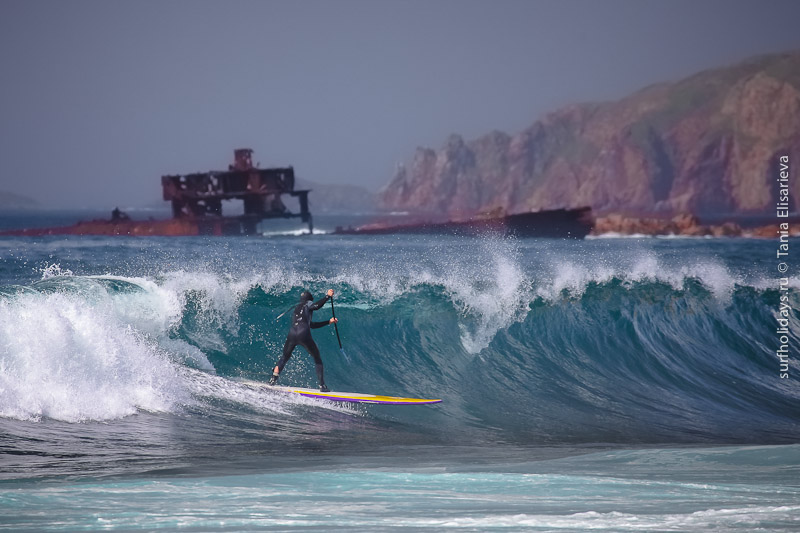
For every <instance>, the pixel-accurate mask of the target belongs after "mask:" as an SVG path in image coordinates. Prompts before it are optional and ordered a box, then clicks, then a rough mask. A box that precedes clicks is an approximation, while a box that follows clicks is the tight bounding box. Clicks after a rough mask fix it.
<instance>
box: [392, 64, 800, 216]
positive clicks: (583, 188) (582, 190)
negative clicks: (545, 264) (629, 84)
mask: <svg viewBox="0 0 800 533" xmlns="http://www.w3.org/2000/svg"><path fill="white" fill-rule="evenodd" d="M783 154H786V155H789V157H790V161H791V162H792V163H794V165H800V52H793V53H786V54H779V55H770V56H761V57H757V58H752V59H750V60H747V61H744V62H741V63H738V64H736V65H733V66H729V67H725V68H720V69H714V70H707V71H703V72H700V73H699V74H696V75H694V76H691V77H689V78H687V79H684V80H682V81H679V82H677V83H662V84H658V85H653V86H650V87H646V88H644V89H642V90H640V91H638V92H636V93H634V94H632V95H630V96H629V97H627V98H624V99H622V100H619V101H617V102H608V103H591V104H579V105H574V106H570V107H566V108H563V109H560V110H558V111H555V112H553V113H550V114H548V115H546V116H545V117H543V118H542V119H540V120H538V121H536V122H535V123H534V124H533V125H531V126H530V127H529V128H527V129H525V130H524V131H521V132H519V133H517V134H515V135H513V136H512V135H507V134H505V133H502V132H497V131H495V132H492V133H489V134H488V135H485V136H483V137H480V138H479V139H475V140H472V141H469V142H467V141H465V140H464V139H462V138H461V137H460V136H458V135H452V136H451V137H450V138H448V139H447V141H446V142H445V144H444V146H443V147H442V148H441V149H439V150H432V149H428V148H419V149H418V150H417V152H416V154H415V156H414V159H413V162H411V164H410V165H407V166H401V167H399V168H398V170H397V172H396V174H395V176H394V178H393V179H392V180H391V182H390V183H389V184H388V185H387V186H386V188H385V189H384V190H383V191H382V192H381V195H380V198H381V202H382V204H383V206H384V207H386V208H390V209H405V210H428V211H430V210H436V211H443V212H446V213H448V214H450V215H452V216H463V215H464V214H470V213H475V212H481V211H489V210H494V211H496V210H498V209H502V210H505V211H506V212H508V213H518V212H525V211H530V210H540V209H553V208H561V207H578V206H585V205H588V206H591V207H592V208H593V209H595V211H597V212H600V213H604V212H605V213H608V212H618V213H619V212H624V213H639V214H642V213H644V214H663V215H670V214H673V213H694V214H700V213H702V214H709V213H719V214H731V215H735V214H744V213H765V212H770V211H774V209H775V202H776V199H777V193H776V187H777V184H776V179H777V177H778V170H777V156H779V155H783ZM794 165H793V166H794ZM791 174H792V177H791V182H790V190H791V199H792V208H795V207H797V206H800V204H798V203H796V202H797V199H798V198H799V196H798V195H800V183H798V179H800V173H798V172H792V173H791Z"/></svg>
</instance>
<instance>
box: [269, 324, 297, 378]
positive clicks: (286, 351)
mask: <svg viewBox="0 0 800 533" xmlns="http://www.w3.org/2000/svg"><path fill="white" fill-rule="evenodd" d="M295 346H297V341H295V340H294V339H293V338H292V337H291V336H289V337H286V342H285V343H284V345H283V355H282V356H281V358H280V360H279V361H278V364H277V365H276V366H275V368H273V369H272V378H270V380H269V384H270V385H275V384H276V383H277V382H278V375H279V374H280V373H281V372H283V367H284V366H286V363H287V362H288V361H289V359H290V358H291V357H292V351H294V348H295Z"/></svg>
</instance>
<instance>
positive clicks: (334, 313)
mask: <svg viewBox="0 0 800 533" xmlns="http://www.w3.org/2000/svg"><path fill="white" fill-rule="evenodd" d="M331 314H332V315H333V318H336V310H335V309H334V308H333V296H331ZM333 329H335V330H336V340H337V341H339V349H340V350H342V339H340V338H339V326H338V325H337V324H336V322H334V323H333Z"/></svg>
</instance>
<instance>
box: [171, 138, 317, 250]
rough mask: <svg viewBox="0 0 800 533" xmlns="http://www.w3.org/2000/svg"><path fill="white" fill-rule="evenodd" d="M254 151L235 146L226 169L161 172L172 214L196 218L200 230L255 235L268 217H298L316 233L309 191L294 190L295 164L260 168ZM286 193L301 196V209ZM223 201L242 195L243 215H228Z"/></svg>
mask: <svg viewBox="0 0 800 533" xmlns="http://www.w3.org/2000/svg"><path fill="white" fill-rule="evenodd" d="M252 155H253V151H252V150H251V149H249V148H240V149H238V150H235V151H234V162H233V164H232V165H230V166H229V167H228V170H226V171H209V172H197V173H193V174H182V175H181V174H178V175H167V176H162V177H161V186H162V189H163V197H164V200H165V201H168V202H171V204H172V215H173V218H175V219H185V220H191V221H194V222H195V223H196V224H197V226H198V234H199V235H239V234H241V235H252V234H254V233H256V230H257V226H258V224H259V223H260V222H261V221H262V220H264V219H268V218H292V217H299V218H300V219H301V220H302V221H303V222H305V223H307V224H308V229H309V232H310V233H313V231H314V224H313V219H312V216H311V213H310V211H309V210H308V193H309V192H310V191H309V190H295V188H294V169H293V168H292V167H283V168H265V169H261V168H257V167H254V166H253V160H252ZM285 194H288V195H290V196H293V197H296V198H297V199H298V200H299V203H300V212H299V213H293V212H291V211H289V210H288V209H287V208H286V205H285V204H284V203H283V200H282V199H281V197H282V196H283V195H285ZM224 200H242V201H243V202H244V214H242V215H239V216H227V217H226V216H223V214H222V202H223V201H224Z"/></svg>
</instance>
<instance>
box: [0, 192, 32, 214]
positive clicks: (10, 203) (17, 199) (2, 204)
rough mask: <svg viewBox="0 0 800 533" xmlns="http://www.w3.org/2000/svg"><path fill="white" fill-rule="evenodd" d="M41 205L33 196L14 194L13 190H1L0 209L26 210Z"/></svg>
mask: <svg viewBox="0 0 800 533" xmlns="http://www.w3.org/2000/svg"><path fill="white" fill-rule="evenodd" d="M39 207H41V206H40V205H39V202H37V201H36V200H34V199H33V198H29V197H27V196H23V195H21V194H14V193H12V192H7V191H0V209H3V210H26V209H38V208H39Z"/></svg>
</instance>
